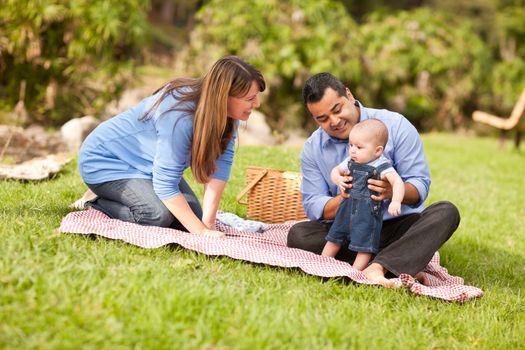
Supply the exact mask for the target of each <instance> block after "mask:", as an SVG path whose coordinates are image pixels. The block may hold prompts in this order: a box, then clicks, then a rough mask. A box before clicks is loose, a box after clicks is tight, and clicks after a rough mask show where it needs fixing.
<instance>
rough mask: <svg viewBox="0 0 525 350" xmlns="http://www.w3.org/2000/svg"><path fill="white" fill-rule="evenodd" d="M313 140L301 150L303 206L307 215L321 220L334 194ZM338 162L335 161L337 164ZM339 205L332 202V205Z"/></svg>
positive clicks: (311, 218) (312, 218)
mask: <svg viewBox="0 0 525 350" xmlns="http://www.w3.org/2000/svg"><path fill="white" fill-rule="evenodd" d="M310 141H311V140H308V141H307V142H306V143H305V145H304V149H303V151H302V152H301V174H302V176H303V180H302V182H301V193H302V202H303V208H304V211H305V214H306V216H308V218H309V219H310V220H319V219H323V218H326V217H325V215H324V208H325V206H326V204H327V203H328V202H329V201H330V200H332V199H333V198H332V197H333V196H332V194H331V191H330V186H329V184H328V183H327V180H326V179H325V177H324V176H323V173H322V171H321V169H319V164H318V163H317V162H316V160H315V158H316V153H315V152H314V148H315V147H316V145H313V144H312V143H311V142H310ZM336 164H337V163H334V164H333V166H335V165H336ZM332 204H333V205H337V203H336V202H334V201H333V202H332V203H331V204H330V205H332Z"/></svg>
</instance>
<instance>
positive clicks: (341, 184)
mask: <svg viewBox="0 0 525 350" xmlns="http://www.w3.org/2000/svg"><path fill="white" fill-rule="evenodd" d="M343 173H344V170H343V169H341V168H340V166H339V165H337V166H335V167H334V168H333V169H332V172H331V173H330V179H331V180H332V182H333V183H334V184H335V185H337V187H338V188H339V192H340V193H344V192H345V190H346V188H347V187H348V185H347V184H346V183H345V180H346V177H345V176H344V175H342V174H343Z"/></svg>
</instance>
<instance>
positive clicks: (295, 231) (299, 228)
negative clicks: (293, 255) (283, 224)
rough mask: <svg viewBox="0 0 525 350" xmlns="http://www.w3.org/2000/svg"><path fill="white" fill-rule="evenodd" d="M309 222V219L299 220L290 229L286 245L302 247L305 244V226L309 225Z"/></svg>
mask: <svg viewBox="0 0 525 350" xmlns="http://www.w3.org/2000/svg"><path fill="white" fill-rule="evenodd" d="M307 223H308V221H305V222H298V223H297V224H295V225H293V226H292V227H291V228H290V231H288V236H287V242H286V245H287V246H288V247H292V248H301V247H302V246H303V243H304V232H305V228H306V227H307V226H308V225H307Z"/></svg>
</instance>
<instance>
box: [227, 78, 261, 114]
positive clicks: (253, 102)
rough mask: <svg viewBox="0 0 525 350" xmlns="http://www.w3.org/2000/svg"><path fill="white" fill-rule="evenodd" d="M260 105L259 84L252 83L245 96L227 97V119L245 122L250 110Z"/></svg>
mask: <svg viewBox="0 0 525 350" xmlns="http://www.w3.org/2000/svg"><path fill="white" fill-rule="evenodd" d="M260 105H261V103H260V101H259V84H257V82H256V81H252V86H251V87H250V90H249V91H248V93H247V94H246V95H244V96H241V97H233V96H230V97H228V117H230V118H232V119H237V120H243V121H246V120H248V118H249V117H250V114H251V113H252V110H253V109H254V108H258V107H259V106H260Z"/></svg>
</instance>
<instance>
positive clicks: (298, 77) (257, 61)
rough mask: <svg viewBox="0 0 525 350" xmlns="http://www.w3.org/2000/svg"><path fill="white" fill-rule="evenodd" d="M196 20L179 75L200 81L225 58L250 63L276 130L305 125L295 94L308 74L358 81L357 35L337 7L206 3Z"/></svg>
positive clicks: (271, 1) (259, 1) (232, 0)
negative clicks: (263, 85)
mask: <svg viewBox="0 0 525 350" xmlns="http://www.w3.org/2000/svg"><path fill="white" fill-rule="evenodd" d="M197 20H198V24H197V26H196V28H195V30H194V31H193V33H192V34H191V40H190V46H189V48H188V50H187V51H186V52H185V53H184V54H183V55H182V57H181V59H182V60H183V61H184V65H185V69H186V70H189V71H190V72H193V73H194V74H196V75H200V74H202V73H203V72H204V70H205V68H206V67H209V65H210V64H211V63H212V62H213V61H215V60H216V59H218V58H219V57H221V56H223V55H226V54H235V55H239V56H241V57H243V58H245V59H247V60H248V61H250V63H252V64H254V65H255V66H256V67H257V68H259V69H260V70H261V71H262V73H263V74H264V76H265V78H266V80H267V83H268V92H267V94H266V96H265V102H264V103H263V105H262V106H261V109H262V111H263V112H264V113H265V114H266V115H267V117H268V119H269V120H268V121H269V123H270V124H271V126H272V127H273V128H274V129H276V130H282V128H283V127H302V126H304V125H305V124H306V123H307V122H308V121H309V120H310V119H311V118H305V114H304V110H303V107H302V104H301V89H302V86H303V84H304V82H305V80H306V79H307V78H308V77H309V76H311V75H312V74H315V73H319V72H323V71H330V72H332V73H334V74H336V75H338V76H339V77H341V78H342V79H344V80H349V81H354V80H358V79H359V76H360V64H359V60H358V57H359V56H358V55H359V52H358V50H357V49H356V47H358V46H359V41H360V39H359V32H358V29H357V27H356V25H355V22H354V21H353V20H352V19H351V17H349V16H348V15H347V14H346V12H345V9H344V7H343V6H342V5H341V4H340V3H338V2H335V1H330V0H319V1H301V0H291V1H280V0H253V1H244V0H212V1H210V2H209V3H207V4H206V5H205V6H203V8H202V9H201V11H200V12H199V13H198V14H197Z"/></svg>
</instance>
